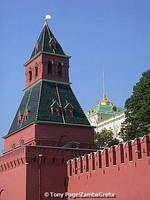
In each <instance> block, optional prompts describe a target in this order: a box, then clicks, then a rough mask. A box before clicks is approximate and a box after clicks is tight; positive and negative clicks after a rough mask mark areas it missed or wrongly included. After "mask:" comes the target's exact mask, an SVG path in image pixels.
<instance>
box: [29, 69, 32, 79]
mask: <svg viewBox="0 0 150 200" xmlns="http://www.w3.org/2000/svg"><path fill="white" fill-rule="evenodd" d="M29 81H32V71H29Z"/></svg>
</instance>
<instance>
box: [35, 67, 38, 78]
mask: <svg viewBox="0 0 150 200" xmlns="http://www.w3.org/2000/svg"><path fill="white" fill-rule="evenodd" d="M35 76H36V77H37V76H38V67H35Z"/></svg>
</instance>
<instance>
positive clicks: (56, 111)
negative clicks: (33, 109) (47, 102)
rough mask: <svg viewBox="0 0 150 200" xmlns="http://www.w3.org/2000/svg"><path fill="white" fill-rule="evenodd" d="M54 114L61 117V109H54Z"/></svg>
mask: <svg viewBox="0 0 150 200" xmlns="http://www.w3.org/2000/svg"><path fill="white" fill-rule="evenodd" d="M53 114H54V115H56V116H58V115H60V113H59V109H58V108H53Z"/></svg>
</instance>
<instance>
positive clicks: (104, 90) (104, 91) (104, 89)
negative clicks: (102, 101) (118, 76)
mask: <svg viewBox="0 0 150 200" xmlns="http://www.w3.org/2000/svg"><path fill="white" fill-rule="evenodd" d="M104 96H106V88H105V72H104V69H103V98H104Z"/></svg>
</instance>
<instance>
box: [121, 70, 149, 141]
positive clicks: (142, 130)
mask: <svg viewBox="0 0 150 200" xmlns="http://www.w3.org/2000/svg"><path fill="white" fill-rule="evenodd" d="M125 108H126V112H125V118H126V119H125V121H124V123H123V124H122V128H121V132H120V136H121V138H122V139H123V140H124V141H127V140H131V139H134V138H137V137H141V136H143V135H146V134H148V133H150V70H148V71H146V72H144V73H143V74H142V77H141V78H140V81H139V82H138V83H137V84H136V85H135V86H134V87H133V94H132V95H131V97H130V98H129V99H127V100H126V102H125Z"/></svg>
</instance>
